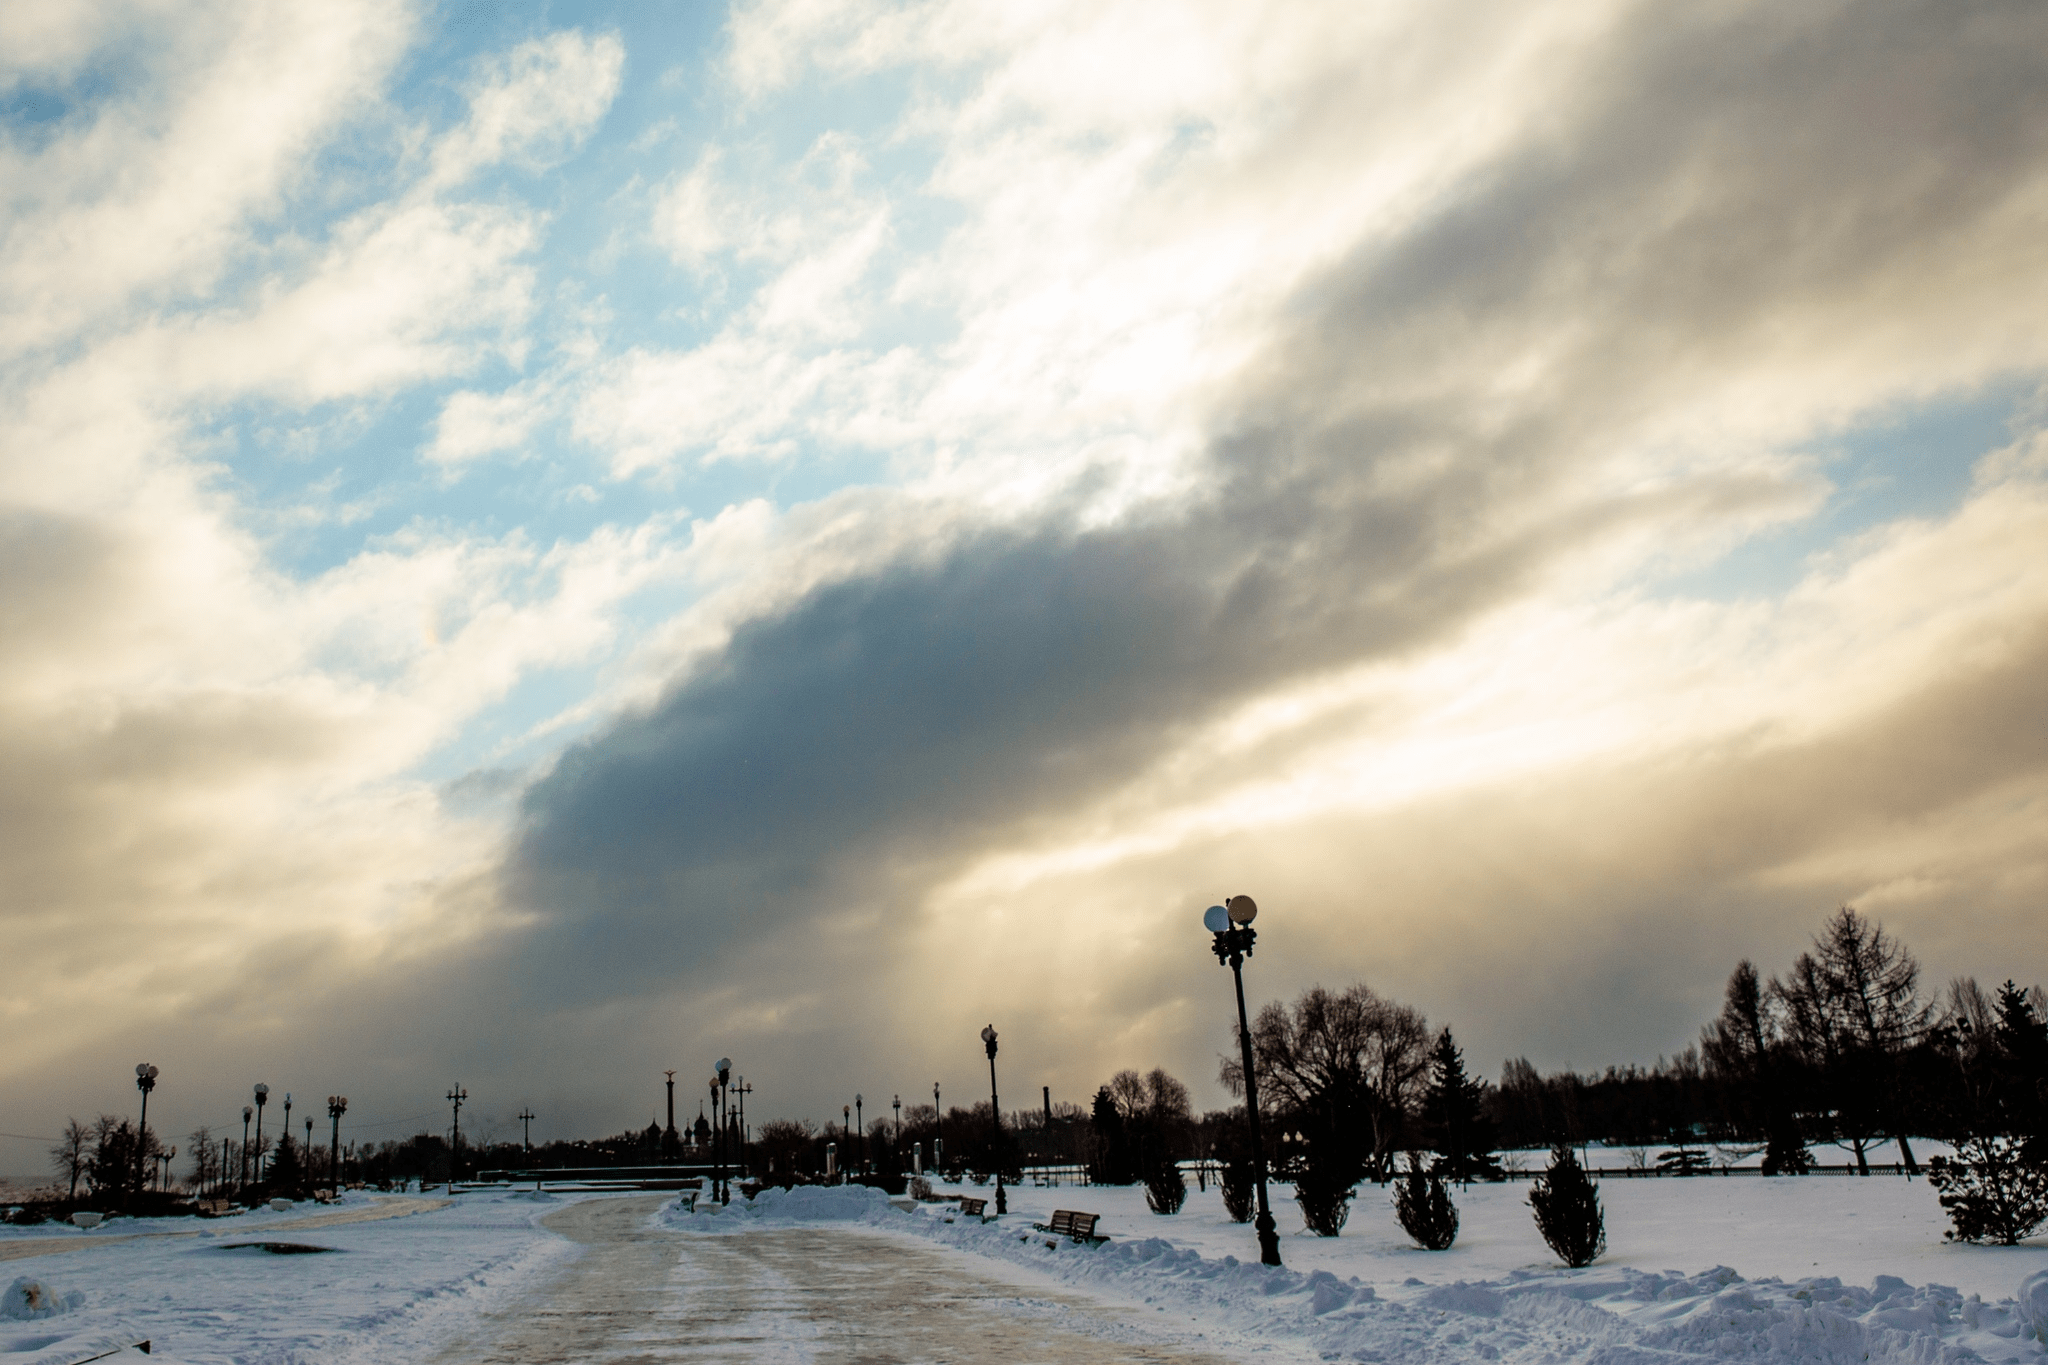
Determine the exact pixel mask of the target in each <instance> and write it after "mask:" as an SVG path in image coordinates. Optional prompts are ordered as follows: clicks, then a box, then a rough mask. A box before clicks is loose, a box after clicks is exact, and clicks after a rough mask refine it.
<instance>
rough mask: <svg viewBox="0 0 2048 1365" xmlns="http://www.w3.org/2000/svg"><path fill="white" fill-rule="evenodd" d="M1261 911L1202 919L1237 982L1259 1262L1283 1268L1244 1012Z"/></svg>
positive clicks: (1253, 908)
mask: <svg viewBox="0 0 2048 1365" xmlns="http://www.w3.org/2000/svg"><path fill="white" fill-rule="evenodd" d="M1258 913H1259V907H1258V906H1257V905H1256V904H1255V903H1254V902H1253V901H1252V898H1251V897H1250V896H1232V897H1231V898H1230V899H1229V900H1227V901H1225V902H1224V903H1223V904H1222V905H1212V906H1210V907H1209V908H1208V910H1207V911H1206V912H1204V913H1203V915H1202V925H1203V927H1204V928H1206V929H1207V930H1208V931H1209V932H1210V933H1212V934H1214V935H1215V936H1216V941H1215V942H1214V943H1213V944H1211V945H1210V947H1211V950H1212V951H1214V952H1215V954H1216V961H1217V962H1218V963H1227V964H1228V965H1229V967H1230V974H1231V976H1232V977H1233V978H1234V979H1235V980H1236V982H1237V1043H1238V1047H1239V1048H1240V1049H1241V1051H1242V1059H1243V1063H1244V1112H1245V1116H1246V1118H1247V1119H1248V1120H1249V1121H1250V1123H1251V1130H1252V1170H1253V1171H1254V1172H1255V1173H1256V1174H1257V1176H1258V1181H1259V1216H1258V1217H1257V1218H1255V1219H1253V1220H1252V1226H1253V1227H1255V1228H1257V1229H1258V1233H1259V1260H1260V1261H1262V1262H1263V1263H1265V1264H1266V1265H1279V1264H1280V1234H1279V1233H1278V1232H1275V1231H1274V1230H1273V1210H1272V1208H1271V1206H1270V1205H1268V1204H1267V1202H1266V1149H1265V1144H1264V1143H1263V1142H1262V1141H1261V1139H1260V1137H1259V1082H1258V1077H1257V1076H1256V1075H1255V1074H1254V1073H1253V1071H1252V1029H1251V1023H1250V1021H1249V1020H1248V1019H1247V1018H1246V1016H1245V1009H1244V960H1245V959H1246V958H1248V957H1250V956H1251V955H1252V944H1254V943H1256V942H1257V941H1258V937H1259V936H1258V933H1257V931H1255V930H1254V929H1253V928H1252V920H1253V919H1255V918H1256V917H1257V916H1258Z"/></svg>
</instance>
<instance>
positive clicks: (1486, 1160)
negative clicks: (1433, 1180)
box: [1422, 1029, 1501, 1185]
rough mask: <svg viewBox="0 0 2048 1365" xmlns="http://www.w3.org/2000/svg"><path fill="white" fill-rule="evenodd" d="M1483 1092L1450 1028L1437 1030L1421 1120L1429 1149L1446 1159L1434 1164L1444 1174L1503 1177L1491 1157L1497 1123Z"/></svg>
mask: <svg viewBox="0 0 2048 1365" xmlns="http://www.w3.org/2000/svg"><path fill="white" fill-rule="evenodd" d="M1483 1096H1484V1091H1483V1090H1482V1088H1481V1086H1480V1084H1479V1082H1477V1081H1475V1080H1473V1079H1472V1078H1471V1077H1470V1076H1467V1075H1466V1074H1465V1056H1464V1053H1462V1052H1461V1051H1460V1050H1459V1048H1458V1045H1457V1043H1456V1042H1455V1041H1454V1040H1453V1039H1452V1038H1451V1031H1450V1030H1449V1029H1445V1030H1443V1032H1441V1033H1439V1034H1437V1037H1436V1046H1435V1048H1434V1049H1433V1050H1432V1051H1431V1053H1430V1060H1429V1091H1428V1093H1427V1094H1425V1095H1424V1096H1423V1100H1422V1125H1423V1131H1424V1132H1426V1133H1427V1134H1428V1135H1429V1140H1430V1150H1432V1151H1434V1152H1436V1153H1437V1154H1438V1155H1439V1156H1440V1157H1442V1158H1443V1159H1442V1160H1441V1161H1439V1162H1437V1163H1436V1165H1435V1169H1436V1171H1437V1172H1438V1173H1439V1176H1440V1178H1442V1179H1448V1180H1456V1181H1459V1182H1460V1183H1463V1184H1468V1185H1469V1184H1470V1183H1471V1182H1472V1180H1473V1178H1474V1177H1478V1178H1480V1179H1484V1180H1499V1179H1500V1178H1501V1169H1500V1163H1499V1162H1498V1161H1496V1160H1495V1159H1494V1156H1493V1146H1494V1137H1495V1134H1494V1127H1493V1122H1492V1120H1490V1119H1488V1118H1487V1117H1486V1112H1485V1109H1484V1108H1483V1107H1482V1100H1483Z"/></svg>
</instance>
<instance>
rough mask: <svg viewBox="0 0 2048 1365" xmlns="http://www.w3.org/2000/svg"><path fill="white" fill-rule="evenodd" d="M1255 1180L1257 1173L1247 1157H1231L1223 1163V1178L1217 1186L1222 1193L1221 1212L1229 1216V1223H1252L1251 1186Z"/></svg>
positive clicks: (1252, 1196)
mask: <svg viewBox="0 0 2048 1365" xmlns="http://www.w3.org/2000/svg"><path fill="white" fill-rule="evenodd" d="M1256 1178H1257V1173H1256V1172H1255V1171H1253V1169H1252V1163H1251V1158H1249V1157H1232V1158H1231V1159H1230V1160H1229V1161H1226V1162H1224V1163H1223V1178H1222V1179H1221V1180H1219V1181H1218V1182H1217V1185H1218V1187H1219V1188H1220V1189H1221V1190H1222V1191H1223V1211H1224V1212H1225V1213H1227V1214H1229V1215H1230V1221H1231V1222H1233V1223H1249V1222H1251V1221H1252V1213H1253V1211H1254V1210H1253V1207H1252V1206H1253V1203H1254V1200H1255V1198H1256V1191H1255V1190H1253V1188H1252V1184H1253V1181H1254V1180H1255V1179H1256Z"/></svg>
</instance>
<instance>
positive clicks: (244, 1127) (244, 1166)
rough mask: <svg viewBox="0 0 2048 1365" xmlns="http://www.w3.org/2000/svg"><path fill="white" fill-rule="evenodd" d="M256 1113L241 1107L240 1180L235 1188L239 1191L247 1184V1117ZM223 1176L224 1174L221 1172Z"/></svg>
mask: <svg viewBox="0 0 2048 1365" xmlns="http://www.w3.org/2000/svg"><path fill="white" fill-rule="evenodd" d="M255 1112H256V1111H255V1110H254V1109H251V1108H250V1107H249V1106H248V1105H246V1104H245V1105H243V1106H242V1180H241V1184H240V1185H237V1186H236V1187H235V1188H236V1189H237V1190H240V1189H241V1188H242V1187H243V1186H245V1185H247V1184H248V1183H249V1116H250V1115H251V1114H254V1113H255ZM222 1174H223V1175H225V1174H226V1172H222Z"/></svg>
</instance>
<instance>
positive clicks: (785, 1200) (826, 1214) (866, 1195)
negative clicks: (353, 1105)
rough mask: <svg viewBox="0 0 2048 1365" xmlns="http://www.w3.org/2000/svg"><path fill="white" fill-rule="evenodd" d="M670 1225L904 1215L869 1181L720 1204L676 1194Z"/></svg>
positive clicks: (666, 1217) (734, 1225)
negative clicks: (681, 1197) (692, 1201)
mask: <svg viewBox="0 0 2048 1365" xmlns="http://www.w3.org/2000/svg"><path fill="white" fill-rule="evenodd" d="M658 1216H659V1218H660V1221H661V1222H662V1223H664V1224H666V1225H667V1226H669V1227H677V1228H686V1229H688V1230H690V1231H692V1232H720V1231H726V1232H737V1231H739V1230H741V1229H742V1228H755V1227H760V1226H762V1225H764V1224H778V1223H875V1222H883V1221H886V1220H889V1219H891V1218H894V1219H901V1218H903V1217H904V1216H905V1215H903V1214H901V1213H899V1212H898V1211H897V1210H895V1209H893V1208H891V1207H890V1206H889V1196H888V1195H887V1194H885V1193H883V1192H882V1191H881V1190H878V1189H874V1188H872V1187H871V1186H867V1185H798V1186H795V1187H793V1188H791V1189H787V1190H782V1189H776V1188H774V1187H772V1186H771V1187H770V1188H768V1189H765V1190H762V1191H761V1192H760V1193H759V1194H757V1195H755V1196H754V1197H753V1198H752V1199H735V1200H734V1201H733V1202H732V1203H730V1204H716V1203H713V1202H711V1201H710V1200H708V1199H704V1200H698V1201H695V1207H694V1208H693V1207H692V1205H691V1201H690V1200H688V1199H674V1200H671V1201H670V1202H669V1203H667V1204H665V1205H663V1206H662V1209H661V1212H660V1214H659V1215H658Z"/></svg>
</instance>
